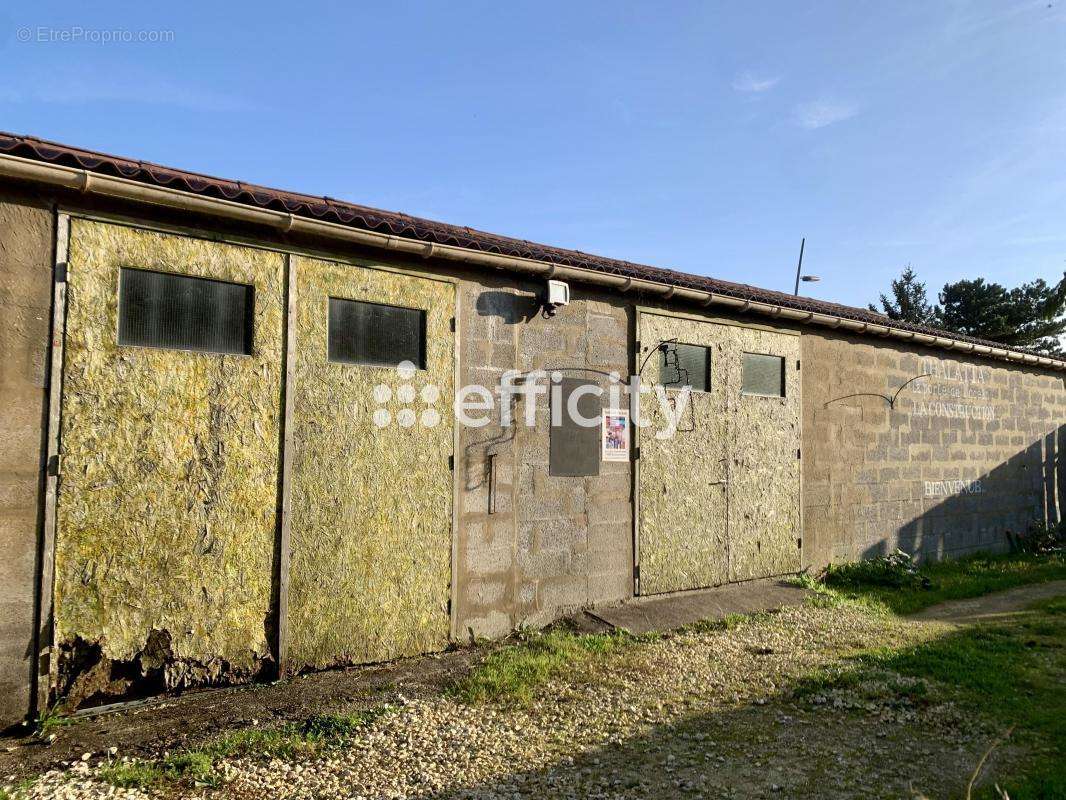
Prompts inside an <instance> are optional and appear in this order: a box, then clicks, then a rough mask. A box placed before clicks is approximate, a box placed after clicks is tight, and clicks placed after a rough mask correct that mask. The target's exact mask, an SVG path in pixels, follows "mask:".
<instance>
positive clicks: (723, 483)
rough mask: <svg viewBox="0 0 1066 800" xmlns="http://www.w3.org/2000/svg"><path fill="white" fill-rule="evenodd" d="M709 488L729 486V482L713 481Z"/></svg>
mask: <svg viewBox="0 0 1066 800" xmlns="http://www.w3.org/2000/svg"><path fill="white" fill-rule="evenodd" d="M707 485H708V486H728V485H729V481H711V482H710V483H709V484H707Z"/></svg>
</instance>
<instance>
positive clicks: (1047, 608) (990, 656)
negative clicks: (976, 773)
mask: <svg viewBox="0 0 1066 800" xmlns="http://www.w3.org/2000/svg"><path fill="white" fill-rule="evenodd" d="M891 676H900V678H902V679H903V680H895V681H894V679H893V678H891ZM893 681H894V683H893ZM874 684H880V685H883V686H884V687H885V689H884V691H885V692H886V694H895V695H899V696H901V697H903V698H904V699H907V700H909V701H910V702H911V703H912V704H913V703H918V704H920V703H921V702H923V698H925V697H926V696H927V695H928V694H929V693H930V692H933V693H935V695H936V696H940V695H941V694H943V696H945V697H949V698H950V699H952V700H953V701H955V702H956V703H958V705H959V706H960V707H961V708H963V709H965V710H967V711H968V712H971V713H973V714H975V715H980V716H982V717H984V718H986V719H991V720H992V721H994V722H995V723H996V724H997V725H998V726H1000V727H1001V728H1002V729H1003V730H1006V729H1007V728H1009V727H1010V726H1016V731H1015V734H1014V736H1013V738H1014V739H1017V740H1019V741H1023V742H1024V743H1025V744H1026V746H1027V747H1028V749H1029V750H1030V753H1031V756H1030V757H1029V758H1028V760H1027V761H1026V762H1025V763H1016V764H1006V765H1004V764H999V765H997V766H995V767H994V770H995V774H994V775H993V776H992V777H993V778H994V780H995V781H997V782H999V784H1000V786H1002V787H1003V788H1004V789H1006V790H1007V792H1008V793H1009V795H1010V797H1011V798H1012V800H1051V799H1052V798H1058V799H1059V800H1061V799H1062V798H1066V770H1064V769H1063V767H1062V765H1063V764H1064V763H1066V691H1063V686H1066V598H1056V599H1053V600H1048V601H1044V602H1041V603H1036V604H1034V605H1033V606H1032V607H1031V609H1030V610H1029V611H1028V612H1026V613H1025V614H1021V615H1019V616H1017V617H1015V618H1011V619H1009V620H1007V621H1004V622H996V623H994V624H982V625H976V626H972V627H964V628H960V629H958V630H957V631H954V632H953V633H950V634H948V635H946V636H944V637H941V638H939V639H936V640H934V641H931V642H926V643H924V644H921V645H916V646H913V647H906V648H902V649H889V648H884V649H878V650H873V651H869V652H866V653H863V654H861V655H859V656H857V657H855V658H854V659H853V660H852V662H851V664H850V666H844V667H843V668H842V669H839V670H836V671H833V670H827V671H823V672H820V673H816V674H815V675H812V676H810V677H809V678H808V679H807V680H806V681H804V682H803V683H802V684H801V685H800V687H799V688H798V689H797V694H798V695H800V696H808V695H815V696H819V695H826V694H832V693H834V692H836V693H845V694H846V693H848V692H850V693H851V694H858V695H859V696H860V698H863V699H866V698H864V697H863V691H862V688H861V687H864V686H867V685H874ZM908 694H909V697H907V695H908ZM981 796H984V797H993V794H992V790H991V788H990V787H989V788H986V790H985V793H984V794H983V795H981Z"/></svg>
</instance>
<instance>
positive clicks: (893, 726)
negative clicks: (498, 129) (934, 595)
mask: <svg viewBox="0 0 1066 800" xmlns="http://www.w3.org/2000/svg"><path fill="white" fill-rule="evenodd" d="M937 627H938V626H935V625H932V626H930V625H923V624H921V623H918V622H911V621H905V620H898V619H895V618H891V617H876V616H873V615H870V614H868V613H865V612H862V611H859V610H855V609H849V608H835V609H829V608H813V607H801V608H789V609H785V610H783V611H781V612H779V613H776V614H770V615H765V616H762V617H758V618H755V619H753V620H752V621H750V622H745V623H742V624H741V625H739V626H738V627H736V628H733V629H731V630H720V631H706V632H695V631H682V632H679V633H675V634H671V635H668V636H665V637H663V638H661V639H659V640H656V641H652V642H648V643H642V644H639V645H636V646H634V647H632V648H629V649H625V650H623V651H622V652H621V653H619V654H616V655H612V656H609V657H607V658H606V659H605V660H604V661H602V662H601V663H599V664H598V665H597V666H596V667H595V668H594V670H593V672H592V673H591V674H588V675H573V676H568V678H567V680H562V681H558V682H555V683H553V684H551V685H548V686H546V687H544V689H543V691H542V692H541V694H540V696H539V698H538V699H537V701H536V702H535V703H533V704H532V705H531V706H530V707H528V708H507V707H502V706H499V705H482V706H467V705H460V704H456V703H454V702H452V701H450V700H448V699H445V698H441V697H438V698H419V699H416V700H404V699H403V698H401V697H396V698H394V699H393V702H397V703H399V704H400V706H401V707H400V708H399V710H398V711H397V712H396V713H393V714H389V715H386V716H384V717H381V718H380V719H378V720H376V721H375V722H373V723H370V724H369V725H367V726H366V727H365V728H363V729H361V730H360V733H359V735H358V736H356V737H355V738H354V739H352V740H351V741H350V742H348V744H347V745H346V746H345V747H343V748H337V749H334V750H331V751H328V753H327V754H326V755H325V756H322V757H318V758H314V759H307V760H302V761H301V760H296V761H282V760H276V759H275V760H269V761H264V760H256V759H251V758H230V759H226V760H224V761H222V762H220V764H219V765H218V767H217V769H218V770H219V771H220V772H221V774H222V777H223V783H222V785H221V786H220V787H218V788H215V789H207V788H204V789H198V790H189V789H183V790H182V792H184V795H183V796H202V797H210V798H219V799H220V800H221V798H234V799H235V800H240V799H243V798H249V799H251V798H254V799H255V800H263V798H274V797H276V798H285V799H287V798H293V799H295V798H300V799H301V800H303V799H304V798H306V799H307V800H311V799H312V798H323V800H324V799H325V798H519V797H538V798H539V797H573V798H631V797H632V798H638V797H640V798H662V797H692V798H712V797H726V798H731V797H735V798H746V797H787V798H804V797H819V798H827V797H840V798H860V797H861V798H868V797H901V796H905V797H910V796H912V791H911V788H910V787H911V786H912V785H913V787H914V788H915V789H919V790H921V791H922V792H923V793H925V794H927V795H928V796H930V797H934V798H935V797H943V796H946V795H948V794H956V793H958V791H959V789H960V788H961V787H962V786H964V784H965V780H966V778H967V777H968V775H969V773H970V770H972V768H973V764H974V763H976V760H977V758H979V756H980V753H981V752H982V751H983V750H984V748H985V747H986V746H987V744H988V741H989V739H990V737H991V736H992V732H990V731H988V730H985V729H984V728H983V727H982V726H981V725H980V724H979V723H978V722H976V721H974V720H969V719H966V718H964V717H962V716H961V715H960V714H959V713H957V712H956V710H955V709H954V707H953V706H952V705H951V704H950V703H948V702H944V701H939V700H937V698H935V697H933V698H932V700H931V701H930V702H924V703H922V704H921V705H920V706H912V705H910V704H909V702H907V701H904V700H901V695H900V693H899V692H898V691H896V690H889V688H888V686H889V684H891V683H893V681H895V683H896V685H898V682H899V680H901V679H899V678H898V676H891V675H886V676H885V677H884V680H883V681H874V682H873V685H859V686H849V687H848V688H847V689H846V690H836V691H833V692H826V693H823V694H818V693H813V694H810V695H804V696H802V697H800V696H797V695H796V694H795V693H794V692H793V687H794V685H795V682H796V681H797V680H798V679H800V678H801V677H802V676H804V675H808V674H810V673H811V672H813V671H815V670H817V669H819V668H825V667H833V666H834V665H839V664H841V663H842V659H845V658H846V657H847V655H848V654H849V653H852V652H855V651H857V650H859V649H865V648H868V647H870V646H872V645H875V644H883V645H886V646H899V645H902V644H905V643H909V642H918V641H922V640H923V639H925V638H928V637H930V636H934V635H936V629H937ZM117 757H121V753H119V754H118V755H117ZM100 763H101V762H100V759H98V758H94V757H91V758H90V759H89V760H88V761H81V762H78V763H76V764H74V765H73V766H68V767H66V768H64V769H57V770H53V771H51V772H49V773H47V774H45V775H44V776H42V777H41V778H39V779H38V780H37V781H36V783H35V784H34V785H33V786H31V787H30V788H29V790H28V792H27V794H26V796H27V797H29V798H72V799H73V798H79V799H80V798H99V797H129V798H143V797H148V796H159V795H160V794H166V791H169V792H170V793H171V795H173V794H174V792H175V790H174V789H173V788H171V789H169V790H166V791H158V792H157V791H155V790H153V792H150V793H145V792H141V791H138V790H119V789H115V788H114V787H111V786H110V785H107V784H104V783H102V782H101V781H100V780H99V779H98V777H97V773H98V770H99V768H100Z"/></svg>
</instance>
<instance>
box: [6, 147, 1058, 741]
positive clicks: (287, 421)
mask: <svg viewBox="0 0 1066 800" xmlns="http://www.w3.org/2000/svg"><path fill="white" fill-rule="evenodd" d="M548 281H558V282H562V283H563V284H565V286H563V287H561V288H560V287H557V289H559V290H560V291H563V292H565V293H567V294H568V295H569V296H568V298H567V299H568V302H566V303H565V304H564V305H559V306H551V305H550V304H549V305H546V304H545V300H546V299H550V298H549V296H548V288H547V285H548ZM0 306H2V308H3V312H4V320H5V324H4V326H3V336H2V338H0V348H2V361H0V365H2V367H0V369H2V373H0V415H2V416H3V424H2V426H0V427H2V430H3V451H2V468H0V548H2V550H3V552H4V554H5V558H4V559H2V560H0V609H2V614H0V620H2V623H0V727H3V726H7V725H12V724H16V723H18V722H19V721H20V720H22V719H24V718H26V717H27V716H32V715H33V714H35V713H37V711H39V710H40V709H42V708H44V707H46V706H48V705H50V704H52V703H53V702H55V701H56V700H59V699H64V698H65V699H66V701H67V702H68V704H69V705H70V706H76V705H79V704H93V703H101V702H110V701H112V700H115V699H119V698H123V697H132V696H143V695H145V694H153V693H159V692H162V691H166V690H171V689H178V688H183V687H191V686H202V685H218V684H226V683H234V682H242V681H251V680H256V679H259V678H268V677H274V676H276V675H278V674H281V675H291V674H294V673H297V672H299V671H301V670H308V669H320V668H327V667H331V666H337V665H345V664H357V663H368V662H375V661H383V660H387V659H392V658H397V657H402V656H409V655H415V654H418V653H426V652H432V651H437V650H441V649H443V648H445V647H446V646H447V645H448V644H449V642H455V641H467V640H469V639H470V638H471V637H479V636H487V637H499V636H502V635H505V634H506V633H508V632H509V631H511V630H513V629H514V628H515V627H517V626H519V625H541V624H545V623H547V622H550V621H551V620H553V619H555V618H557V617H559V616H560V615H563V614H566V613H569V612H571V611H573V610H575V609H579V608H583V607H589V606H596V605H604V604H612V603H618V602H624V601H630V600H633V599H634V598H636V597H641V596H648V595H661V594H665V593H670V592H683V591H691V590H697V589H701V588H706V587H710V586H717V585H720V584H725V583H731V582H737V581H746V580H752V579H756V578H764V577H769V576H777V575H784V574H789V573H794V572H797V571H799V570H801V569H804V568H810V567H820V566H822V565H824V564H826V563H829V562H834V561H847V560H855V559H860V558H866V557H870V556H873V555H877V554H881V553H886V552H891V551H892V550H894V549H895V548H897V547H900V548H903V549H904V550H907V551H909V552H916V553H919V554H920V555H921V556H922V557H927V558H942V557H958V556H961V555H965V554H967V553H972V552H976V551H981V550H997V549H1003V548H1005V547H1006V546H1007V544H1008V532H1011V533H1019V532H1023V531H1025V530H1026V529H1027V527H1028V526H1029V525H1030V524H1032V523H1034V522H1052V523H1054V522H1057V521H1058V520H1059V518H1060V506H1059V497H1060V495H1061V494H1062V493H1063V491H1064V489H1063V486H1062V483H1063V481H1064V480H1066V471H1064V470H1063V469H1060V467H1059V459H1058V453H1059V450H1060V448H1062V447H1063V446H1064V445H1063V439H1062V429H1063V423H1064V421H1066V392H1064V391H1063V375H1064V369H1066V363H1064V362H1063V361H1061V360H1058V359H1054V358H1048V357H1044V356H1039V355H1035V354H1032V353H1027V352H1022V351H1018V350H1013V349H1010V348H1007V347H1004V346H1002V345H998V344H995V343H990V342H982V341H977V340H973V339H969V338H967V337H962V336H958V335H955V334H950V333H946V332H944V331H937V330H932V329H927V328H922V327H918V326H913V325H908V324H904V323H897V322H893V321H891V320H889V319H888V318H886V317H883V316H881V315H879V314H875V313H872V312H869V311H865V310H862V309H857V308H850V307H846V306H841V305H837V304H833V303H828V302H824V301H819V300H812V299H808V298H802V297H794V296H791V295H787V294H782V293H778V292H773V291H768V290H764V289H759V288H756V287H752V286H746V285H740V284H734V283H728V282H724V281H719V280H714V279H711V278H706V277H701V276H696V275H688V274H684V273H680V272H675V271H671V270H665V269H658V268H653V267H648V266H643V265H638V264H633V263H629V262H624V261H617V260H612V259H607V258H601V257H597V256H592V255H588V254H585V253H580V252H575V251H570V250H564V249H559V248H553V247H548V246H543V245H537V244H533V243H531V242H527V241H522V240H516V239H510V238H506V237H502V236H497V235H493V234H488V233H482V232H479V231H475V230H472V229H469V228H463V227H458V226H451V225H444V224H441V223H436V222H431V221H428V220H422V219H418V218H414V217H409V216H406V215H403V214H397V213H391V212H384V211H379V210H375V209H370V208H365V207H361V206H356V205H352V204H349V203H343V202H339V201H336V200H332V199H329V198H322V197H312V196H306V195H300V194H294V193H291V192H282V191H277V190H273V189H267V188H263V187H258V186H250V185H247V184H242V183H238V182H233V181H226V180H220V179H216V178H211V177H208V176H203V175H197V174H192V173H188V172H183V171H180V170H175V169H170V168H166V167H159V166H156V165H152V164H147V163H145V162H141V161H132V160H129V159H123V158H116V157H112V156H107V155H103V154H99V153H92V152H88V151H85V150H80V149H77V148H73V147H67V146H64V145H58V144H53V143H48V142H43V141H41V140H37V139H32V138H26V137H20V136H13V135H9V134H0ZM516 381H517V383H518V384H521V385H522V386H524V387H526V388H530V389H531V388H532V387H533V386H540V387H541V388H542V389H543V391H544V394H543V396H539V395H537V394H536V393H535V392H531V393H530V394H520V395H518V396H517V397H515V396H513V395H504V394H501V387H506V386H514V385H516ZM636 384H639V385H640V386H642V387H644V388H645V390H649V389H650V391H646V392H645V393H643V394H639V395H633V394H628V395H621V396H622V397H623V399H622V400H618V399H617V398H616V396H614V395H612V394H611V392H612V391H613V390H617V389H619V388H621V387H625V386H633V385H636ZM469 386H475V387H483V388H484V389H485V390H486V392H487V393H488V396H489V398H490V399H491V398H493V397H497V398H499V397H505V398H506V399H505V400H503V401H502V402H497V403H496V404H495V406H494V407H490V405H491V404H490V403H487V402H486V403H485V404H484V407H483V408H482V409H481V410H480V412H479V416H478V418H477V419H478V421H477V424H476V425H470V424H466V423H465V422H462V421H457V419H456V415H455V414H453V409H452V399H453V398H454V397H455V396H456V394H457V392H461V391H462V387H469ZM589 386H595V387H598V388H599V389H602V390H603V394H602V396H599V395H594V394H592V393H590V392H586V391H584V388H583V387H589ZM656 387H657V388H656ZM684 387H691V391H689V390H688V389H685V388H684ZM682 396H683V397H682ZM635 397H639V398H640V399H639V400H637V399H634V398H635ZM535 401H536V402H535ZM570 403H572V404H573V406H574V407H576V408H580V409H581V410H582V412H583V415H584V416H585V417H587V418H592V419H595V420H597V424H596V425H594V426H589V427H583V426H576V425H574V424H572V423H571V421H569V420H568V419H561V420H559V419H557V420H555V421H556V422H558V423H559V424H553V417H562V416H565V415H562V414H559V413H558V412H559V411H560V410H561V408H562V407H563V406H566V405H567V404H570ZM474 405H476V404H474ZM471 413H473V412H471ZM601 417H602V418H603V419H604V420H606V422H605V423H604V425H603V426H601V425H600V424H599V420H600V419H601ZM641 418H643V419H646V420H647V422H648V423H650V424H648V425H644V426H642V427H638V428H636V429H633V426H632V421H633V420H635V419H641ZM527 423H528V424H527ZM612 425H617V426H618V428H617V430H615V429H614V428H611V426H612ZM609 429H610V430H609ZM659 431H669V432H671V433H672V435H670V436H659V435H657V434H658V432H659ZM609 432H610V433H611V434H612V435H613V436H614V438H611V436H608V433H609ZM619 432H621V433H619ZM622 434H624V435H622Z"/></svg>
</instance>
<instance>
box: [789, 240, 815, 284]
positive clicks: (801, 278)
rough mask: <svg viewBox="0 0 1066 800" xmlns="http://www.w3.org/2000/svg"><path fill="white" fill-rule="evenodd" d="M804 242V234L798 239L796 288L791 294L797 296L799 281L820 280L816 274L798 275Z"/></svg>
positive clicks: (813, 281)
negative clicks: (798, 252)
mask: <svg viewBox="0 0 1066 800" xmlns="http://www.w3.org/2000/svg"><path fill="white" fill-rule="evenodd" d="M805 244H807V237H806V236H804V237H803V238H802V239H800V257H799V263H798V264H796V288H795V289H794V290H793V292H792V294H793V295H795V296H797V297H798V296H799V293H800V281H803V282H804V283H817V282H818V281H820V280H821V278H819V277H818V276H817V275H803V276H801V275H800V272H801V271H802V270H803V246H804V245H805Z"/></svg>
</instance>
